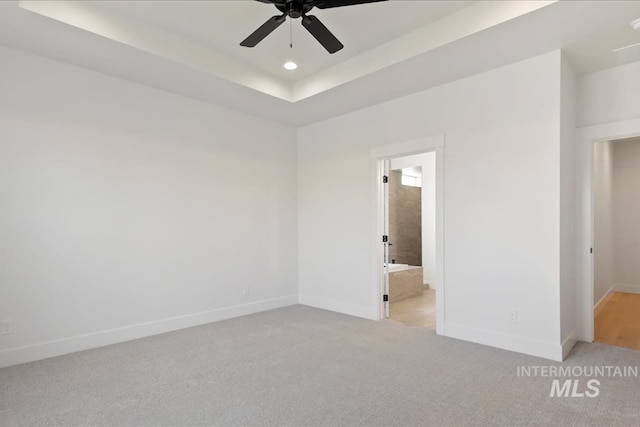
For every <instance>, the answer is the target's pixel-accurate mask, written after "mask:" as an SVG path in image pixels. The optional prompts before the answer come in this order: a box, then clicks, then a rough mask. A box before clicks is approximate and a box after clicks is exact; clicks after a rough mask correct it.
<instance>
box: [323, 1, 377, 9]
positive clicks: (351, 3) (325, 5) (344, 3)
mask: <svg viewBox="0 0 640 427" xmlns="http://www.w3.org/2000/svg"><path fill="white" fill-rule="evenodd" d="M380 1H389V0H316V1H314V2H313V5H314V6H315V7H317V8H318V9H329V8H331V7H342V6H354V5H356V4H366V3H377V2H380Z"/></svg>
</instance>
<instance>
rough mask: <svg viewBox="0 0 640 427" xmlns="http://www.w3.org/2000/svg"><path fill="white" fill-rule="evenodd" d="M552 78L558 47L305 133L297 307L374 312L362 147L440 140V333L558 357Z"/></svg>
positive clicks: (368, 166)
mask: <svg viewBox="0 0 640 427" xmlns="http://www.w3.org/2000/svg"><path fill="white" fill-rule="evenodd" d="M560 69H561V54H560V52H559V51H555V52H551V53H549V54H545V55H542V56H539V57H535V58H531V59H528V60H526V61H522V62H518V63H515V64H512V65H509V66H506V67H502V68H499V69H496V70H493V71H490V72H486V73H483V74H480V75H476V76H473V77H470V78H467V79H464V80H460V81H457V82H453V83H450V84H447V85H443V86H440V87H437V88H433V89H430V90H427V91H423V92H419V93H416V94H413V95H410V96H407V97H404V98H400V99H397V100H393V101H390V102H386V103H384V104H381V105H377V106H374V107H371V108H367V109H364V110H361V111H357V112H354V113H351V114H347V115H344V116H341V117H337V118H335V119H331V120H328V121H325V122H321V123H317V124H313V125H310V126H306V127H304V128H301V129H300V130H299V132H298V159H299V172H298V179H299V193H298V194H299V259H300V263H299V287H300V301H301V302H303V303H308V304H311V305H317V306H323V307H325V308H332V309H335V310H337V311H343V312H346V313H349V314H354V315H361V316H367V317H375V316H377V307H376V304H377V301H375V293H374V291H373V289H374V288H373V287H374V286H376V285H375V284H376V283H377V282H376V277H375V268H374V265H373V264H374V261H375V253H376V252H375V250H376V249H375V248H376V245H378V239H377V237H376V236H375V232H374V230H375V194H376V193H375V190H374V184H373V183H374V182H375V181H374V180H375V177H376V175H375V168H374V164H373V162H372V161H371V159H370V150H371V148H372V147H376V146H383V145H387V144H393V143H397V142H401V141H408V140H413V139H417V138H421V137H425V136H429V135H436V134H441V133H444V134H445V135H446V145H445V150H444V174H445V177H444V185H445V189H444V209H445V213H444V239H445V242H444V246H445V256H444V260H445V272H444V278H445V294H446V297H445V316H446V334H447V335H450V336H454V337H459V338H463V339H467V340H470V341H477V342H481V343H485V344H489V345H494V346H497V347H502V348H507V349H511V350H516V351H522V352H525V353H529V354H536V355H540V356H544V357H550V358H560V353H561V346H560V343H561V337H560V335H561V332H560V241H561V236H560V133H561V132H560V99H561V94H560V71H561V70H560ZM336 171H341V173H335V172H336ZM344 171H349V175H347V176H345V174H344V173H343V172H344ZM336 204H339V205H340V206H341V209H336V208H335V206H336ZM328 265H339V266H340V269H339V273H338V272H337V271H336V270H335V269H332V268H327V266H328ZM509 310H518V312H519V321H518V323H516V324H513V323H509V322H508V311H509Z"/></svg>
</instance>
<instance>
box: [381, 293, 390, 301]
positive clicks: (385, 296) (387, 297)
mask: <svg viewBox="0 0 640 427" xmlns="http://www.w3.org/2000/svg"><path fill="white" fill-rule="evenodd" d="M382 301H384V302H389V295H387V294H384V295H382Z"/></svg>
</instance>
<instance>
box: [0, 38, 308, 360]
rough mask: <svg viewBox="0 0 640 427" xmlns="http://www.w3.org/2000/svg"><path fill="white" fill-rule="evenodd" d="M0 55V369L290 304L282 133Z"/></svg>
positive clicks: (291, 172)
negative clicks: (7, 323)
mask: <svg viewBox="0 0 640 427" xmlns="http://www.w3.org/2000/svg"><path fill="white" fill-rule="evenodd" d="M0 63H1V64H2V79H0V93H1V94H2V95H1V96H0V242H1V244H0V318H1V319H6V318H12V319H13V321H14V328H15V333H14V334H13V335H7V336H2V337H0V366H3V365H8V364H12V363H18V362H22V361H25V360H31V359H34V358H40V357H47V356H51V355H54V354H59V353H64V352H67V351H73V350H78V349H82V348H87V347H92V346H97V345H104V344H107V343H110V342H117V341H121V340H123V339H130V338H136V337H139V336H144V335H148V334H152V333H158V332H163V331H166V330H169V329H175V328H179V327H186V326H191V325H194V324H199V323H206V322H210V321H213V320H217V319H220V318H225V317H230V316H235V315H241V314H246V313H249V312H255V311H259V310H264V309H268V308H273V307H277V306H281V305H287V304H291V303H295V302H296V300H297V296H296V294H297V226H296V217H297V213H296V210H297V200H296V188H297V184H296V144H295V138H296V135H295V131H294V130H293V129H291V128H289V127H286V126H283V125H280V124H275V123H272V122H268V121H264V120H261V119H257V118H253V117H250V116H247V115H244V114H240V113H236V112H231V111H228V110H224V109H221V108H217V107H214V106H211V105H206V104H203V103H200V102H197V101H193V100H189V99H186V98H182V97H179V96H176V95H172V94H168V93H164V92H161V91H158V90H154V89H151V88H147V87H144V86H140V85H137V84H134V83H131V82H127V81H123V80H119V79H116V78H112V77H107V76H105V75H101V74H98V73H94V72H90V71H87V70H84V69H81V68H76V67H73V66H69V65H66V64H63V63H59V62H55V61H51V60H48V59H44V58H41V57H37V56H32V55H28V54H25V53H21V52H18V51H14V50H10V49H6V48H0ZM244 285H248V286H250V289H249V294H248V295H246V296H243V293H242V287H243V286H244ZM135 325H138V326H135ZM74 337H76V338H74Z"/></svg>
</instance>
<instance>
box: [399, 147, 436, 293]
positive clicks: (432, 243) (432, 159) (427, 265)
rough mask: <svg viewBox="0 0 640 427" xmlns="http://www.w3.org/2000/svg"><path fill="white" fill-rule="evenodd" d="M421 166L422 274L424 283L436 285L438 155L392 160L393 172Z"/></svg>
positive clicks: (421, 155) (430, 154) (432, 153)
mask: <svg viewBox="0 0 640 427" xmlns="http://www.w3.org/2000/svg"><path fill="white" fill-rule="evenodd" d="M414 166H420V167H421V170H422V189H421V190H422V191H421V202H422V216H421V217H422V273H423V282H424V283H425V284H429V285H431V286H432V287H435V283H436V154H435V153H434V152H429V153H423V154H416V155H413V156H405V157H398V158H396V159H391V170H397V169H404V168H409V167H414Z"/></svg>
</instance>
